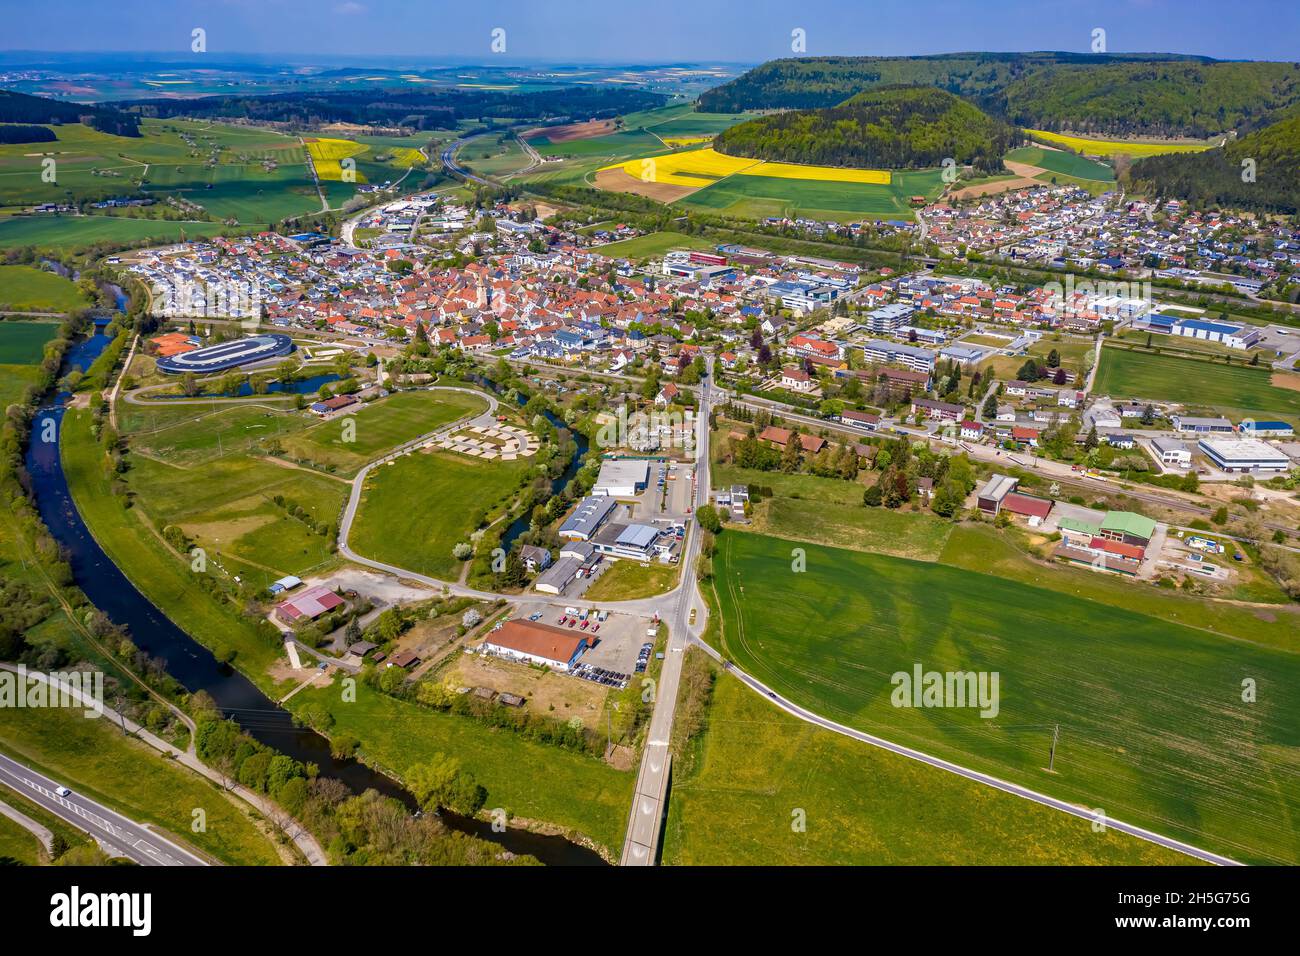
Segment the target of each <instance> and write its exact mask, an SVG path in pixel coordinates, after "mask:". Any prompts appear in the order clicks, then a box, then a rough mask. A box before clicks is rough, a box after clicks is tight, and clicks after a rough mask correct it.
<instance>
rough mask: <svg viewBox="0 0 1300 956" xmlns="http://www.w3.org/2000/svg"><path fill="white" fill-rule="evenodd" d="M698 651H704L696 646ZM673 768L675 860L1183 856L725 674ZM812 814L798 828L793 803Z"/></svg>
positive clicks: (1160, 860) (1042, 861)
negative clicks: (870, 736) (811, 719)
mask: <svg viewBox="0 0 1300 956" xmlns="http://www.w3.org/2000/svg"><path fill="white" fill-rule="evenodd" d="M690 653H692V654H698V653H700V652H699V651H691V652H690ZM696 747H697V748H698V749H697V751H696V755H695V759H696V763H695V765H694V766H693V767H692V768H691V769H690V770H689V771H687V772H686V773H685V774H682V775H675V776H674V780H673V788H672V794H671V797H670V798H669V803H668V820H667V823H666V824H665V828H664V851H663V861H664V863H666V864H670V865H679V866H680V865H704V866H708V865H714V866H724V865H725V866H734V865H742V866H743V865H751V866H782V865H799V866H846V865H919V866H939V865H956V866H966V865H970V864H972V863H980V864H984V865H999V864H1001V865H1008V866H1024V865H1048V864H1064V865H1076V866H1077V865H1146V866H1154V865H1166V864H1175V865H1176V864H1181V863H1187V862H1188V858H1187V857H1185V856H1183V855H1182V854H1176V853H1174V852H1172V851H1169V850H1164V849H1161V848H1160V847H1157V846H1155V845H1154V844H1151V843H1147V842H1145V841H1142V840H1137V839H1133V838H1131V837H1127V836H1123V835H1122V834H1119V833H1116V832H1115V831H1113V830H1112V831H1108V832H1103V833H1095V832H1093V829H1092V826H1091V825H1090V823H1089V822H1088V821H1087V820H1082V819H1079V818H1078V817H1072V816H1070V815H1068V814H1064V813H1058V812H1057V811H1055V810H1050V809H1048V808H1046V807H1041V806H1038V805H1037V804H1033V803H1030V802H1029V801H1026V800H1021V799H1019V798H1017V797H1013V796H1011V795H1009V794H1005V793H1001V792H999V791H997V790H994V789H992V788H991V787H981V786H978V785H977V784H975V783H972V782H970V781H968V780H964V779H962V778H961V777H958V776H956V775H955V774H950V773H947V772H945V771H943V770H939V769H937V768H934V767H927V766H926V765H925V764H922V763H919V762H917V761H914V760H908V759H907V758H905V757H901V756H898V755H896V754H891V753H889V752H888V751H884V750H880V749H878V748H875V747H869V746H867V745H866V744H863V743H860V742H858V741H856V740H852V739H850V738H848V737H844V736H842V735H840V734H836V733H833V732H831V731H829V730H823V729H821V728H818V727H813V726H812V725H811V724H808V723H805V722H804V721H801V720H799V719H797V718H795V717H793V716H791V715H789V714H787V713H785V712H784V711H782V710H779V709H778V708H776V707H774V706H772V705H771V704H770V703H769V702H768V701H766V700H764V699H763V698H762V697H761V696H760V695H758V694H756V693H755V692H754V691H752V690H750V689H749V688H747V687H745V686H744V685H742V684H741V683H740V682H739V681H738V680H736V679H735V678H734V677H731V676H730V675H728V674H725V673H724V674H720V675H719V677H718V681H717V683H716V685H715V686H714V691H713V701H712V704H711V706H710V708H709V711H708V723H707V727H706V729H705V730H704V732H703V735H702V739H701V740H700V741H699V742H698V743H697V744H696ZM796 808H797V809H799V810H802V811H803V812H804V814H805V815H806V825H805V828H804V830H803V831H802V832H800V831H797V830H796V829H795V828H794V827H793V826H792V823H793V822H794V820H793V817H792V814H793V812H794V811H795V809H796Z"/></svg>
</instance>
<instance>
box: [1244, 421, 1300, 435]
mask: <svg viewBox="0 0 1300 956" xmlns="http://www.w3.org/2000/svg"><path fill="white" fill-rule="evenodd" d="M1238 430H1239V431H1240V432H1241V434H1242V435H1244V436H1246V437H1248V438H1294V437H1295V429H1294V428H1293V427H1292V426H1291V425H1290V424H1289V423H1288V422H1257V421H1252V420H1251V419H1249V418H1247V419H1245V420H1244V421H1242V423H1241V424H1240V425H1239V426H1238Z"/></svg>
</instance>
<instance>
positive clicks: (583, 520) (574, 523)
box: [558, 495, 618, 541]
mask: <svg viewBox="0 0 1300 956" xmlns="http://www.w3.org/2000/svg"><path fill="white" fill-rule="evenodd" d="M617 507H618V502H617V501H616V500H615V499H614V498H612V497H611V496H609V495H589V496H588V497H586V498H583V499H582V500H581V501H579V502H578V505H577V507H576V508H574V509H573V513H572V514H571V515H569V517H567V518H565V519H564V523H563V524H561V525H560V530H559V532H558V534H559V536H560V537H561V538H566V539H568V540H569V541H590V540H591V539H592V538H593V537H595V534H596V532H597V531H599V530H600V526H601V525H603V524H604V523H605V520H606V519H607V518H608V517H609V516H610V514H611V513H612V512H613V511H614V509H615V508H617Z"/></svg>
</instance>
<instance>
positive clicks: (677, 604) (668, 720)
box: [620, 359, 713, 866]
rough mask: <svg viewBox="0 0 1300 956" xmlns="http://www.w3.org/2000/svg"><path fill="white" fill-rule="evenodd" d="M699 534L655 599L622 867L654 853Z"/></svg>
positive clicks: (700, 498)
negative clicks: (658, 622)
mask: <svg viewBox="0 0 1300 956" xmlns="http://www.w3.org/2000/svg"><path fill="white" fill-rule="evenodd" d="M709 364H710V367H709V375H708V377H707V378H705V380H704V383H703V384H702V385H701V387H700V391H699V396H700V407H699V411H698V413H697V416H696V425H695V427H696V445H695V447H696V465H695V497H694V507H696V508H699V506H700V505H704V504H708V502H709V406H710V403H711V401H712V394H711V390H710V387H709V381H710V380H711V379H712V376H713V369H712V360H711V359H710V362H709ZM700 538H701V530H700V526H699V525H698V524H696V525H693V527H692V528H691V534H690V542H689V544H688V546H687V548H686V553H685V554H684V555H682V575H681V584H680V585H679V587H678V589H677V590H676V591H675V592H673V593H672V594H670V595H668V596H666V597H665V598H661V599H660V600H669V599H671V600H672V609H671V610H670V611H669V613H668V614H667V615H666V616H665V617H664V621H665V622H666V623H667V624H668V645H667V649H666V650H665V652H664V666H663V667H662V668H661V669H660V671H659V681H658V684H657V685H656V687H655V707H654V713H653V714H652V715H651V717H650V728H649V731H648V733H647V734H646V742H645V747H644V748H643V749H642V752H641V768H640V770H639V771H638V772H637V778H636V790H635V792H634V793H633V797H632V811H631V814H630V816H629V818H628V826H627V835H626V836H625V838H624V843H623V855H622V859H621V861H620V862H621V865H623V866H654V865H655V862H656V860H657V857H658V852H659V835H660V831H661V829H662V827H663V818H664V810H665V808H666V801H667V799H668V782H669V779H670V777H671V772H670V771H671V768H672V754H671V753H670V752H669V743H670V741H671V739H672V731H673V718H674V716H675V714H676V711H677V691H678V687H679V686H680V684H681V676H682V658H683V657H684V656H685V653H686V647H687V644H689V643H690V641H691V639H692V637H693V634H692V628H691V624H690V616H691V609H692V608H694V609H695V612H696V630H700V631H702V630H703V628H704V623H705V617H706V615H707V614H708V609H707V606H706V605H705V604H704V602H703V601H702V600H701V599H700V597H699V595H698V594H697V593H696V588H695V565H696V559H697V558H698V557H699V553H700Z"/></svg>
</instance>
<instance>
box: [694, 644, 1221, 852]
mask: <svg viewBox="0 0 1300 956" xmlns="http://www.w3.org/2000/svg"><path fill="white" fill-rule="evenodd" d="M694 645H695V646H696V647H698V648H700V649H702V650H703V651H704V652H705V653H707V654H708V655H709V656H710V657H713V658H714V659H715V660H717V661H719V662H720V663H721V664H722V666H723V668H724V669H725V670H726V671H727V673H729V674H731V675H732V676H733V677H736V678H738V679H739V680H740V681H741V683H743V684H745V686H747V687H749V688H750V689H751V690H753V691H755V692H757V693H759V694H761V695H762V696H763V697H765V698H767V700H768V701H769V702H770V703H772V704H774V705H776V706H777V707H779V708H781V709H782V710H784V711H785V712H786V713H788V714H792V715H794V716H795V717H798V718H799V719H800V720H802V721H805V722H806V723H809V724H813V725H815V726H817V727H821V728H823V729H825V730H831V731H834V732H835V733H837V734H843V735H844V736H846V737H852V738H853V739H854V740H859V741H861V742H863V743H866V744H870V745H871V746H873V747H879V748H880V749H881V750H888V751H889V752H890V753H895V754H898V755H899V756H902V757H907V758H908V759H909V760H917V761H920V762H921V763H923V764H927V765H928V766H931V767H937V768H938V769H940V770H947V771H948V772H949V773H955V774H957V776H959V777H965V778H966V779H967V780H972V781H974V782H975V783H979V784H983V785H984V786H986V787H993V788H994V789H995V790H1001V791H1002V792H1003V793H1009V794H1011V795H1012V796H1016V797H1022V798H1024V799H1025V800H1031V801H1033V802H1034V803H1038V804H1042V805H1043V806H1045V807H1051V808H1052V809H1053V810H1060V811H1061V812H1062V813H1068V814H1070V815H1071V816H1075V817H1079V818H1081V819H1083V820H1087V821H1089V822H1093V821H1096V820H1098V819H1099V818H1098V817H1097V813H1096V812H1095V811H1093V810H1091V809H1089V808H1088V807H1083V806H1079V805H1078V804H1075V803H1069V802H1067V801H1065V800H1058V799H1057V798H1056V797H1049V796H1048V795H1047V794H1045V793H1039V792H1038V791H1037V790H1031V789H1029V788H1028V787H1022V786H1020V785H1019V784H1016V783H1009V782H1008V781H1006V780H1002V779H1000V778H998V777H994V776H993V775H992V774H987V773H982V772H981V771H979V770H971V769H970V768H968V767H963V766H961V765H960V764H955V763H952V762H951V761H948V760H944V759H942V758H940V757H932V756H930V755H929V754H927V753H922V752H921V751H919V750H913V749H912V748H911V747H904V746H903V745H902V744H896V743H892V742H891V741H888V740H884V739H882V738H880V737H876V736H874V735H872V734H868V733H865V732H863V731H861V730H856V729H854V728H853V727H846V726H844V725H843V724H838V723H836V722H835V721H833V720H828V719H827V718H825V717H822V716H820V715H819V714H815V713H813V712H812V711H810V710H806V709H804V708H803V707H800V706H799V705H798V704H796V703H794V702H792V701H790V700H787V699H786V698H784V697H782V696H781V695H780V694H778V693H776V692H775V691H774V690H772V689H771V688H770V687H768V686H767V685H766V684H764V683H763V682H762V681H760V680H758V678H756V677H752V676H751V675H749V674H747V673H745V672H744V671H743V670H741V669H740V668H739V667H737V666H736V665H735V664H733V663H732V662H730V661H728V660H725V659H724V658H723V657H722V655H720V654H719V653H718V652H717V651H716V650H714V649H713V648H712V647H710V646H709V645H707V644H705V643H704V642H703V641H700V640H698V639H695V640H694ZM1100 819H1101V822H1103V823H1104V825H1105V827H1106V829H1107V830H1115V831H1117V832H1119V833H1126V834H1128V835H1129V836H1134V837H1137V838H1138V839H1139V840H1146V841H1147V842H1149V843H1155V844H1157V845H1158V846H1162V847H1165V848H1166V849H1170V850H1174V851H1176V852H1178V853H1183V854H1186V855H1187V856H1190V857H1195V858H1196V859H1198V860H1202V861H1204V862H1206V863H1213V864H1215V865H1217V866H1241V865H1242V864H1241V863H1238V862H1237V861H1236V860H1233V859H1229V858H1228V857H1226V856H1220V855H1219V854H1217V853H1211V852H1210V851H1209V850H1202V849H1201V848H1200V847H1196V846H1192V845H1191V844H1190V843H1183V842H1182V841H1181V840H1175V839H1173V838H1172V837H1167V836H1162V835H1161V834H1159V833H1155V832H1153V831H1151V830H1147V829H1145V828H1143V827H1139V826H1135V825H1133V824H1131V823H1125V822H1123V821H1122V820H1116V819H1114V818H1112V817H1109V816H1107V817H1103V818H1100Z"/></svg>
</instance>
